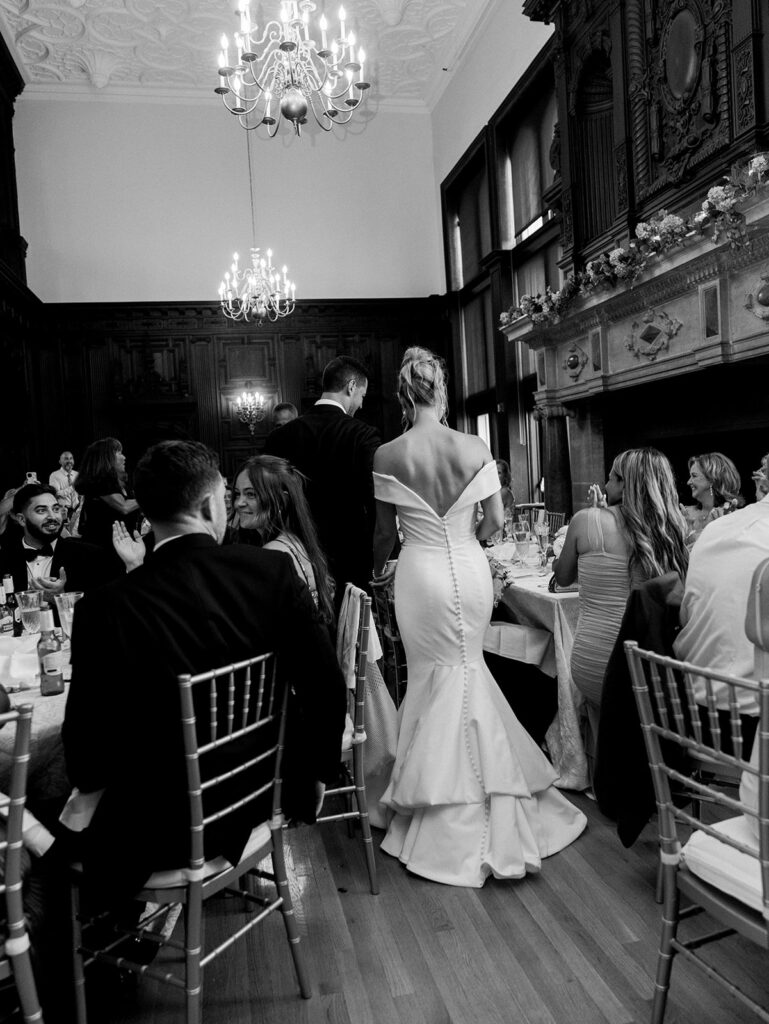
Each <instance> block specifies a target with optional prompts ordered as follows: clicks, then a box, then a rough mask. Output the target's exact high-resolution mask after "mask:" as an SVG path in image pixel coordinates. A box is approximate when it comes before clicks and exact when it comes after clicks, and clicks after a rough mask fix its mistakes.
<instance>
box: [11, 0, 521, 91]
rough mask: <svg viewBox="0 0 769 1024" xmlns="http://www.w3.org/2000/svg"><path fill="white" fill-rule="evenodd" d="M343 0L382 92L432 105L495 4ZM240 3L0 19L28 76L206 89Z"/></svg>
mask: <svg viewBox="0 0 769 1024" xmlns="http://www.w3.org/2000/svg"><path fill="white" fill-rule="evenodd" d="M496 2H499V0H496ZM502 2H510V0H502ZM338 3H339V0H326V3H325V7H326V9H327V11H328V16H329V20H331V18H332V17H333V19H334V21H335V20H336V18H335V15H336V9H337V4H338ZM343 3H344V6H345V9H346V11H347V13H348V25H349V26H351V27H353V28H354V29H355V31H356V35H357V37H358V39H359V40H360V42H361V44H362V45H363V46H364V47H365V49H366V52H367V54H368V59H369V68H370V74H371V79H372V83H373V86H374V88H375V89H376V95H377V97H378V99H379V100H380V101H381V100H384V101H388V100H390V101H396V102H397V101H401V102H405V103H407V104H415V105H417V106H423V105H424V104H427V105H429V106H432V104H433V103H434V102H435V100H436V99H437V97H438V96H439V95H440V93H441V92H442V90H443V87H444V85H445V84H446V82H447V80H448V78H449V77H450V74H451V71H452V68H453V65H454V62H455V61H456V59H457V58H458V56H459V54H460V53H461V51H462V49H463V47H464V46H466V45H467V43H468V41H469V39H470V38H471V36H472V34H473V32H474V31H475V29H476V27H477V26H478V24H479V22H480V20H481V19H482V18H483V17H485V16H487V15H488V12H489V10H490V9H491V8H493V7H494V6H495V2H493V0H343ZM323 6H324V0H319V3H318V7H319V8H322V7H323ZM235 7H236V2H235V0H0V28H2V30H3V35H4V36H5V39H6V41H7V42H8V44H9V46H10V47H11V50H12V52H13V53H14V56H15V58H16V60H17V62H18V63H19V65H20V71H21V73H22V75H23V76H24V78H25V80H26V81H27V82H28V83H32V84H35V85H40V86H43V87H48V88H51V87H53V88H60V89H61V90H62V91H66V90H68V89H69V90H72V89H77V88H79V90H80V91H82V90H83V89H85V90H88V89H93V90H96V91H102V92H104V91H106V92H110V91H111V90H112V89H113V88H114V87H119V88H120V91H121V92H122V91H124V90H125V89H130V90H137V91H139V92H141V91H143V90H146V91H147V92H148V93H151V92H153V91H155V92H158V91H162V92H164V93H168V92H170V93H174V92H180V93H189V92H190V91H194V92H198V91H200V92H205V91H207V90H209V91H210V90H212V89H213V88H214V86H215V85H216V56H217V53H218V49H219V43H218V40H219V37H220V35H221V33H222V32H223V31H226V32H230V33H231V32H232V31H233V30H234V28H235V26H236V24H237V22H236V19H235V17H234V14H233V11H234V8H235ZM252 10H253V11H254V12H255V14H257V13H258V14H259V16H260V18H261V19H263V18H265V17H275V16H277V12H278V10H279V2H278V0H257V4H254V3H253V0H252ZM372 92H373V90H372Z"/></svg>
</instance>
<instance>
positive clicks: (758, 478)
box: [752, 455, 769, 501]
mask: <svg viewBox="0 0 769 1024" xmlns="http://www.w3.org/2000/svg"><path fill="white" fill-rule="evenodd" d="M752 480H753V483H754V484H755V487H756V501H761V499H762V498H765V497H766V496H767V494H769V455H765V456H764V457H763V459H761V468H760V469H757V470H756V471H755V472H754V473H753V475H752Z"/></svg>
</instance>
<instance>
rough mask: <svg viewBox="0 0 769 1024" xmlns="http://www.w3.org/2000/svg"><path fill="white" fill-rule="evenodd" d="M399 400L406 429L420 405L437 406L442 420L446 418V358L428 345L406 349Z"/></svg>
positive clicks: (400, 380) (411, 422)
mask: <svg viewBox="0 0 769 1024" xmlns="http://www.w3.org/2000/svg"><path fill="white" fill-rule="evenodd" d="M398 401H399V402H400V404H401V409H402V410H403V429H404V430H408V429H409V427H411V426H413V423H414V416H415V414H416V408H417V406H418V405H424V406H428V407H430V408H434V409H437V411H438V418H439V419H440V421H441V423H445V422H446V414H447V413H448V409H449V401H448V397H447V394H446V372H445V370H444V368H443V360H442V359H439V358H438V356H436V355H433V353H432V352H430V351H429V350H428V349H426V348H418V347H416V346H414V347H413V348H408V349H406V351H405V353H404V355H403V362H402V363H401V368H400V371H399V373H398Z"/></svg>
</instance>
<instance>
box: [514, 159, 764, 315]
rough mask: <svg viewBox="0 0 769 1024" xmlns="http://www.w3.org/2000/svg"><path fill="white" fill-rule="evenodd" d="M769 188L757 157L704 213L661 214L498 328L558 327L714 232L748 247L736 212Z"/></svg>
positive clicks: (708, 201)
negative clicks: (527, 323)
mask: <svg viewBox="0 0 769 1024" xmlns="http://www.w3.org/2000/svg"><path fill="white" fill-rule="evenodd" d="M767 186H769V155H768V154H765V153H759V154H758V155H757V156H754V157H751V158H750V160H748V161H747V163H745V164H743V165H742V166H740V167H735V168H734V169H733V170H732V173H731V174H730V175H728V176H726V177H725V178H724V183H723V184H722V185H714V186H713V187H712V188H711V189H709V190H708V194H707V196H706V197H705V199H704V200H703V201H702V205H701V206H700V209H699V210H698V211H697V212H696V213H695V214H694V215H693V216H692V217H688V218H686V219H684V218H683V217H679V216H678V215H677V214H675V213H668V211H667V210H658V211H657V212H656V213H655V214H654V215H653V216H652V217H651V218H650V219H649V220H648V221H639V222H638V224H636V228H635V238H634V239H632V240H631V242H630V244H629V246H628V247H627V248H624V247H622V246H617V247H616V248H614V249H610V250H608V251H607V252H602V253H601V254H600V256H597V257H596V258H595V259H593V260H590V261H589V262H588V263H587V264H586V266H585V269H584V270H581V271H577V272H576V273H574V274H569V275H568V277H566V279H565V280H564V282H563V284H562V285H561V287H560V289H559V290H558V291H553V289H552V288H551V287H550V286H549V285H548V286H547V287H546V288H545V292H544V294H541V293H539V292H538V293H537V294H536V295H522V296H521V300H520V303H519V304H518V305H517V306H513V307H512V308H511V309H509V310H508V311H507V312H505V313H500V316H499V325H500V327H506V326H507V325H508V324H510V323H513V322H514V321H515V320H518V319H519V318H520V317H523V316H528V317H529V318H530V319H531V321H532V323H534V324H542V325H544V324H548V323H558V321H559V320H560V319H561V318H562V317H563V316H564V315H565V314H566V311H567V309H568V307H569V305H570V304H571V302H572V300H573V299H574V298H576V297H577V296H578V295H590V294H591V293H592V292H594V291H597V290H598V289H600V288H604V287H608V288H616V286H617V285H618V284H620V283H621V282H629V283H630V284H631V285H632V284H633V283H634V282H635V280H636V279H637V278H638V276H639V275H640V274H641V273H642V272H643V271H644V270H645V269H646V266H647V264H648V262H649V259H650V258H651V257H653V256H655V255H658V254H660V253H665V252H669V251H670V250H671V249H674V248H675V247H676V246H681V245H684V243H685V241H686V239H687V238H690V237H692V236H694V235H697V234H700V235H703V234H706V233H707V232H710V234H711V238H712V241H713V243H714V244H718V242H719V241H721V240H722V239H723V240H725V241H727V242H728V243H729V245H730V246H731V248H733V249H736V248H738V247H740V246H747V245H750V240H749V239H748V235H747V231H746V228H745V217H744V215H743V214H742V213H741V212H740V211H739V210H738V209H737V206H738V204H739V203H740V202H742V200H744V199H747V198H748V197H750V196H752V195H755V193H756V192H757V191H758V190H759V189H763V188H766V187H767Z"/></svg>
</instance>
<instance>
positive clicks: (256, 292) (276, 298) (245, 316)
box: [219, 247, 296, 323]
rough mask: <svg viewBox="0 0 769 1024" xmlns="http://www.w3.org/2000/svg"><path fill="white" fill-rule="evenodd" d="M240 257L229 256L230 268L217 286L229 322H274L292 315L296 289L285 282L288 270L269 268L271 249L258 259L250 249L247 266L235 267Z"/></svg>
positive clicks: (254, 251)
mask: <svg viewBox="0 0 769 1024" xmlns="http://www.w3.org/2000/svg"><path fill="white" fill-rule="evenodd" d="M239 260H240V257H239V256H238V254H237V253H234V254H233V257H232V265H231V266H230V269H229V270H228V271H227V272H226V273H225V275H224V279H223V280H222V282H221V284H220V285H219V302H220V303H221V307H222V312H223V313H224V315H225V316H227V317H229V318H230V320H245V321H246V323H248V322H249V321H251V320H257V321H263V320H265V319H267V320H272V321H275V320H277V319H278V318H279V317H283V316H288V315H289V313H293V312H294V306H295V304H296V302H295V299H296V285H295V284H294V282H293V281H289V279H288V276H287V275H288V267H283V270H282V271H277V270H276V269H275V267H273V265H272V249H268V250H267V255H266V257H265V256H262V255H260V251H259V249H258V248H257V247H254V248H252V249H251V265H250V266H246V267H243V268H242V269H241V267H240V266H239Z"/></svg>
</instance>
